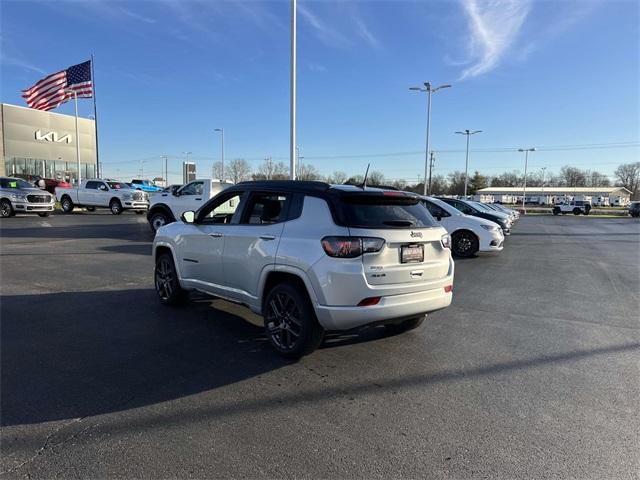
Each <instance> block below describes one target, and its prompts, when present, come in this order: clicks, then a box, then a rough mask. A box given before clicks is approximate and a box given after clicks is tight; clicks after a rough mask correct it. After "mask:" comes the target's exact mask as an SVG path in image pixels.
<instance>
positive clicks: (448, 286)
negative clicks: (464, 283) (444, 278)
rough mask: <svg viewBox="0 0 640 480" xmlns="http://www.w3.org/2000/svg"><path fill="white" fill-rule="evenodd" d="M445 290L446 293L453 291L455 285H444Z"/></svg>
mask: <svg viewBox="0 0 640 480" xmlns="http://www.w3.org/2000/svg"><path fill="white" fill-rule="evenodd" d="M444 291H445V293H449V292H451V291H453V285H447V286H446V287H444Z"/></svg>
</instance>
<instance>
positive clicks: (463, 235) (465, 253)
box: [452, 231, 479, 258]
mask: <svg viewBox="0 0 640 480" xmlns="http://www.w3.org/2000/svg"><path fill="white" fill-rule="evenodd" d="M452 243H453V253H454V255H456V256H458V257H463V258H468V257H472V256H473V255H475V254H476V252H477V251H478V250H479V245H478V239H477V238H476V236H475V235H474V234H473V233H471V232H467V231H462V232H456V233H454V234H453V236H452Z"/></svg>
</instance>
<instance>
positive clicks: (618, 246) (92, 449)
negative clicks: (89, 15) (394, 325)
mask: <svg viewBox="0 0 640 480" xmlns="http://www.w3.org/2000/svg"><path fill="white" fill-rule="evenodd" d="M0 231H1V238H0V241H1V245H0V254H1V258H0V267H1V283H0V284H1V287H0V293H1V295H2V297H1V304H0V308H1V311H0V313H1V317H2V331H1V361H2V365H1V367H2V370H1V377H2V383H1V387H2V391H1V421H2V437H1V441H2V444H1V450H2V452H1V453H2V465H1V467H0V470H1V473H0V475H2V477H3V478H14V477H19V478H22V477H29V478H88V477H92V478H104V477H127V478H134V477H137V478H139V477H144V478H159V477H161V478H169V477H172V478H173V477H181V478H183V477H199V478H203V477H218V478H231V477H233V478H276V477H283V478H301V477H306V478H337V477H340V478H351V477H353V478H390V477H396V478H397V477H405V478H455V479H460V478H535V479H539V478H568V477H571V478H606V479H611V478H638V472H640V458H639V456H640V455H639V453H638V452H640V416H639V414H638V413H639V410H638V399H639V398H640V319H639V315H638V312H639V307H640V222H638V221H637V220H634V219H630V218H619V219H618V218H615V219H613V218H612V219H609V218H607V219H597V218H588V217H586V218H585V217H582V216H581V217H573V216H571V217H551V216H531V217H525V218H522V219H521V221H520V222H519V223H518V224H517V225H516V227H515V229H514V234H513V235H512V236H511V237H509V238H507V241H506V248H505V250H504V252H503V253H502V254H501V255H494V256H481V257H479V258H475V259H469V260H459V261H457V262H456V279H455V286H454V303H453V305H452V306H451V307H450V308H448V309H446V310H443V311H440V312H437V313H435V314H433V315H432V316H431V317H430V319H429V320H428V322H426V323H425V324H424V325H423V326H422V327H421V328H420V329H419V330H416V331H414V332H410V333H407V334H404V335H398V336H386V335H385V332H384V329H381V328H377V329H369V330H368V331H366V332H363V333H362V334H360V335H342V336H339V335H333V336H331V337H330V338H329V339H328V340H327V341H326V342H325V345H324V347H323V348H321V349H320V350H318V351H317V352H315V353H314V354H313V355H311V356H309V357H305V358H304V359H302V360H301V361H299V362H297V363H291V362H287V361H285V360H283V359H281V358H279V357H278V356H276V355H275V354H274V353H272V351H271V349H270V348H269V345H268V344H267V343H266V340H265V339H264V338H263V336H262V331H261V328H260V327H259V326H258V325H259V322H260V319H259V318H257V317H255V316H253V315H251V314H249V313H248V311H247V310H245V309H244V308H242V307H239V306H235V305H231V304H228V303H226V302H223V301H220V300H210V299H206V298H203V297H198V296H195V295H194V301H193V302H192V303H191V304H190V305H189V306H187V307H185V308H182V309H172V308H167V307H162V306H160V304H159V302H158V301H157V299H156V296H155V292H154V291H153V289H152V276H151V272H152V264H151V257H150V250H151V249H150V244H151V241H152V237H151V233H150V231H149V228H148V226H147V225H146V220H145V218H144V216H137V215H134V214H129V213H126V214H123V215H120V216H112V215H109V214H87V213H84V214H83V213H77V214H73V215H66V216H65V215H61V214H56V215H54V216H52V217H49V218H46V219H41V218H38V217H35V218H34V217H24V216H23V217H16V218H10V219H6V220H2V221H1V223H0Z"/></svg>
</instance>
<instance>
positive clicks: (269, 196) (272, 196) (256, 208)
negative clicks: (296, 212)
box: [240, 193, 288, 225]
mask: <svg viewBox="0 0 640 480" xmlns="http://www.w3.org/2000/svg"><path fill="white" fill-rule="evenodd" d="M287 199H288V195H285V194H282V193H255V194H253V195H252V196H251V199H250V200H249V204H248V205H247V209H246V212H245V214H244V216H243V218H242V221H241V222H240V223H249V224H258V225H260V224H265V223H267V224H268V223H278V222H282V221H284V216H285V204H286V202H287Z"/></svg>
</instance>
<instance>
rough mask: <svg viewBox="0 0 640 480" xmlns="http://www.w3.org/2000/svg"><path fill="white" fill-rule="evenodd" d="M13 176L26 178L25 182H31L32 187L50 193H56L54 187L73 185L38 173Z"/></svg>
mask: <svg viewBox="0 0 640 480" xmlns="http://www.w3.org/2000/svg"><path fill="white" fill-rule="evenodd" d="M14 177H15V178H21V179H23V180H26V181H27V182H29V183H30V184H32V185H33V186H34V187H37V188H39V189H41V190H46V191H47V192H49V193H50V194H51V195H55V194H56V187H61V188H72V187H73V185H71V184H70V183H69V182H65V181H64V180H54V179H53V178H44V177H41V176H40V175H25V174H17V175H14Z"/></svg>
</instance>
